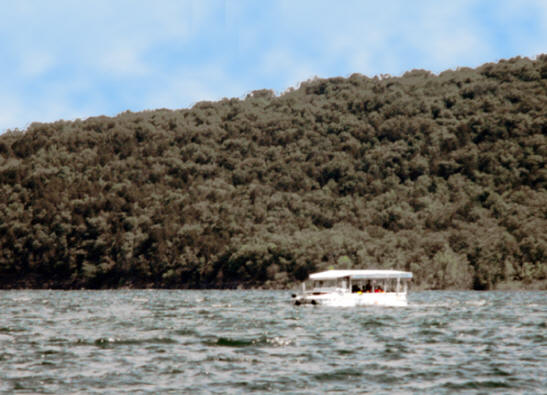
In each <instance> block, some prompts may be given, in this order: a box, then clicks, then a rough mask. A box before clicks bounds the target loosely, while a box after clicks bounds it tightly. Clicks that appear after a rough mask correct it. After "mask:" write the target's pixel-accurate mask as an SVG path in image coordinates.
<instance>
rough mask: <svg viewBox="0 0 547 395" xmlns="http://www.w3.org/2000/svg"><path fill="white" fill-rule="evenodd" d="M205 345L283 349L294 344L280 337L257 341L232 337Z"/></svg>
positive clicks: (262, 338) (220, 338)
mask: <svg viewBox="0 0 547 395" xmlns="http://www.w3.org/2000/svg"><path fill="white" fill-rule="evenodd" d="M204 344H206V345H208V346H221V347H249V346H273V347H283V346H288V345H290V344H292V341H291V340H289V339H285V338H282V337H279V336H275V337H266V336H262V337H260V338H257V339H237V338H230V337H219V338H217V339H216V340H213V341H211V340H208V341H205V342H204Z"/></svg>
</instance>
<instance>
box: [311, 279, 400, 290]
mask: <svg viewBox="0 0 547 395" xmlns="http://www.w3.org/2000/svg"><path fill="white" fill-rule="evenodd" d="M407 284H408V280H407V279H399V278H387V279H374V280H369V279H351V278H350V277H343V278H336V279H328V280H308V281H306V286H305V289H307V290H308V292H316V293H317V292H333V291H344V292H352V293H369V292H374V293H377V292H397V293H399V292H405V293H406V292H407Z"/></svg>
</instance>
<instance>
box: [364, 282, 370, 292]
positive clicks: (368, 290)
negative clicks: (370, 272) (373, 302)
mask: <svg viewBox="0 0 547 395" xmlns="http://www.w3.org/2000/svg"><path fill="white" fill-rule="evenodd" d="M363 292H372V287H371V285H370V283H367V285H365V288H364V289H363Z"/></svg>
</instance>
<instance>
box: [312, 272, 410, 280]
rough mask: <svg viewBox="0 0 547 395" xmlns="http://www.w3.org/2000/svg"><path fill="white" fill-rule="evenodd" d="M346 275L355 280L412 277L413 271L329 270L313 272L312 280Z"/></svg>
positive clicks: (334, 278)
mask: <svg viewBox="0 0 547 395" xmlns="http://www.w3.org/2000/svg"><path fill="white" fill-rule="evenodd" d="M344 277H349V278H351V279H353V280H380V279H386V278H406V279H410V278H412V273H411V272H402V271H399V270H327V271H325V272H319V273H313V274H311V275H310V280H320V281H321V280H336V279H339V278H344Z"/></svg>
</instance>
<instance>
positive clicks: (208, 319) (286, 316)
mask: <svg viewBox="0 0 547 395" xmlns="http://www.w3.org/2000/svg"><path fill="white" fill-rule="evenodd" d="M289 299H290V292H289V291H286V292H282V291H178V290H177V291H168V290H136V291H134V290H119V291H0V312H1V315H0V392H2V393H158V392H161V393H192V394H194V393H213V394H214V393H218V394H224V393H250V392H256V393H269V392H287V393H297V394H299V393H301V394H317V393H322V392H349V393H366V392H380V393H386V392H397V393H432V394H442V393H454V392H466V393H485V394H487V393H500V392H501V393H514V392H520V393H541V392H543V393H545V391H546V389H547V341H546V334H547V330H546V328H547V292H415V293H410V294H409V306H408V307H403V308H378V307H370V308H329V307H321V306H300V307H296V306H292V305H291V304H290V303H289Z"/></svg>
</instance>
